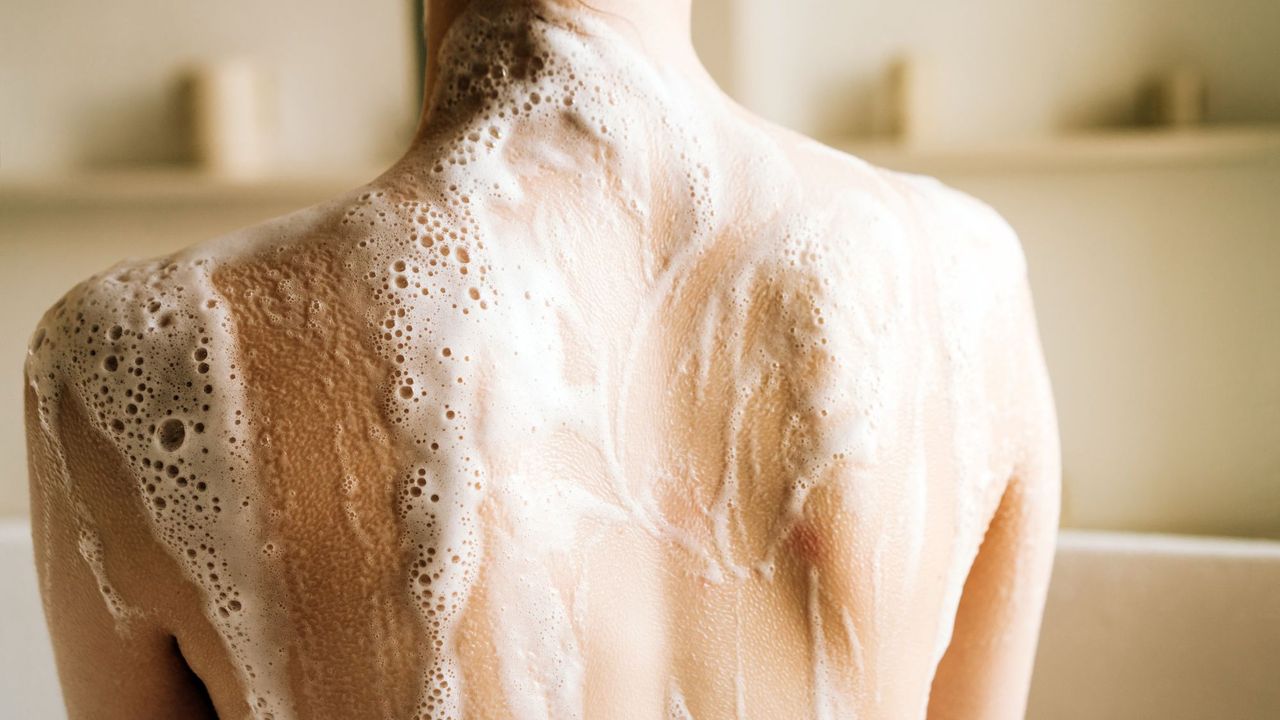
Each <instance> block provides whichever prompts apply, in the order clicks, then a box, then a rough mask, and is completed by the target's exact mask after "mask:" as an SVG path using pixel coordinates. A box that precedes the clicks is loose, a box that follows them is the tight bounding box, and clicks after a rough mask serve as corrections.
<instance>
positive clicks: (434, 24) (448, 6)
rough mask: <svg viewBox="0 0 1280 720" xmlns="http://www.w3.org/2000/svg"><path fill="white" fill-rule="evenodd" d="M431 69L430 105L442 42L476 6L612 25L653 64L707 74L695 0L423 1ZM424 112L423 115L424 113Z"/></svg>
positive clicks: (428, 76)
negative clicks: (699, 49) (695, 29)
mask: <svg viewBox="0 0 1280 720" xmlns="http://www.w3.org/2000/svg"><path fill="white" fill-rule="evenodd" d="M425 2H426V38H427V67H426V88H425V93H424V97H426V98H427V99H428V102H429V100H430V98H431V96H432V92H433V91H434V89H435V83H436V81H437V79H438V77H439V70H440V54H439V53H440V48H441V46H442V45H443V43H442V40H443V39H444V36H445V35H446V34H447V33H448V32H449V29H450V28H451V27H453V24H454V22H455V21H457V19H458V18H459V17H460V16H461V15H462V14H463V13H465V12H467V11H468V10H469V9H471V8H472V7H473V6H481V5H483V6H490V7H500V6H502V5H504V4H506V5H517V4H519V5H524V6H526V7H531V8H537V7H539V6H543V7H546V8H548V9H554V10H555V11H556V12H558V13H559V14H565V13H568V14H570V15H573V14H579V13H580V14H582V15H584V16H590V17H592V18H593V19H594V20H596V21H597V22H604V23H606V24H608V25H610V26H611V27H612V28H613V29H614V30H615V31H616V32H618V34H619V35H621V36H622V37H624V38H626V39H627V40H629V41H630V42H631V43H632V44H633V45H634V46H635V48H636V49H637V50H639V51H640V52H642V53H643V54H645V55H646V56H648V57H649V58H650V59H652V60H653V61H654V63H655V64H658V65H663V66H667V67H671V68H673V69H678V70H681V71H684V72H686V73H692V74H694V75H695V76H697V77H704V76H705V75H706V71H705V70H704V69H703V68H702V65H701V63H700V62H699V61H698V59H697V55H696V54H695V53H694V50H693V44H692V41H691V26H690V23H691V20H690V16H691V2H692V0H590V1H589V2H588V1H586V0H425ZM424 112H425V109H424Z"/></svg>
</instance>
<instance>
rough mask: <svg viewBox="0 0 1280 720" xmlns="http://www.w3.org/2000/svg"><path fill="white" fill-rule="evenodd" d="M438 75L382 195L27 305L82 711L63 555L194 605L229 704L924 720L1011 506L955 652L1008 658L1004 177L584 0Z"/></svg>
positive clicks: (480, 34)
mask: <svg viewBox="0 0 1280 720" xmlns="http://www.w3.org/2000/svg"><path fill="white" fill-rule="evenodd" d="M433 89H434V94H433V96H432V97H431V99H430V104H429V108H428V116H427V121H426V123H425V125H424V129H423V131H422V133H421V137H420V139H419V141H418V142H417V143H416V144H415V147H414V149H413V150H412V151H411V152H410V153H409V154H408V155H406V157H405V158H404V159H403V160H402V161H401V162H399V163H398V164H397V165H396V166H395V167H394V168H392V169H391V170H390V171H388V172H387V173H386V174H384V175H383V176H382V177H380V178H379V179H378V180H376V181H375V182H373V183H372V184H370V185H369V186H368V187H365V188H362V189H360V190H358V191H355V192H353V193H352V194H350V195H348V196H346V197H343V198H339V199H337V200H334V201H332V202H329V203H326V204H324V205H321V206H318V207H315V208H311V209H308V210H305V211H302V212H299V213H297V214H295V215H292V216H289V217H286V218H282V219H279V220H276V221H273V222H270V223H267V224H265V225H262V226H259V227H256V228H251V229H248V230H244V231H241V232H238V233H235V234H233V235H230V236H227V237H224V238H220V239H217V240H215V241H212V242H210V243H207V244H203V245H200V246H198V247H195V248H192V249H190V250H187V251H184V252H182V253H179V254H177V255H174V256H172V257H167V258H163V259H159V260H155V261H147V262H134V263H128V264H124V265H121V266H118V267H116V268H114V269H112V270H109V271H107V272H106V273H103V274H102V275H99V276H97V277H95V278H93V279H91V280H89V281H87V282H85V283H83V284H81V285H80V286H79V287H77V288H76V289H75V290H73V291H72V292H71V293H70V294H68V296H67V297H66V298H65V299H64V300H63V301H62V302H60V303H59V304H58V305H57V306H55V307H54V308H53V309H52V310H50V312H49V313H48V314H47V315H46V317H45V319H44V320H43V321H42V323H41V326H40V328H39V329H38V331H37V333H36V336H35V337H34V338H33V340H32V344H31V349H30V355H29V362H28V373H27V374H28V385H29V390H28V401H29V410H28V417H29V423H28V425H29V433H30V437H31V438H32V440H31V442H32V468H33V473H34V474H33V492H34V494H35V496H36V500H37V503H36V507H37V523H36V526H37V536H38V537H37V540H38V542H39V545H40V546H39V548H38V555H39V560H40V562H41V570H42V577H43V578H44V581H45V597H46V609H47V612H48V613H49V617H50V622H51V626H52V627H53V629H54V633H55V640H56V641H57V643H58V646H59V648H60V650H59V662H60V666H61V667H62V672H63V680H64V685H65V686H66V689H67V695H68V704H69V708H70V709H71V711H72V713H73V715H74V714H77V713H78V712H81V713H83V712H89V711H87V710H85V707H86V706H85V705H84V703H89V702H90V700H89V699H88V693H89V690H88V689H87V688H91V687H92V686H93V684H94V682H95V681H94V680H92V679H91V676H92V673H91V672H90V670H88V669H85V668H80V667H79V666H78V665H77V661H76V660H75V659H73V658H72V657H71V654H72V651H71V650H67V649H64V648H69V647H72V646H73V645H74V640H71V639H64V636H63V634H62V632H61V628H63V627H64V624H65V623H66V622H67V621H68V620H67V619H68V617H70V615H71V612H72V611H69V610H66V609H65V607H67V606H70V605H73V604H74V603H70V601H67V602H64V601H62V600H60V599H59V598H60V597H61V595H60V594H63V593H66V592H68V591H66V590H62V589H60V588H63V587H64V586H69V585H72V584H74V583H76V582H80V580H77V578H82V579H83V582H84V583H85V585H86V587H91V588H96V590H95V591H94V597H93V599H92V603H96V604H97V606H98V609H94V608H92V607H89V608H88V609H86V610H83V611H79V610H77V611H76V612H82V614H88V615H93V614H94V613H103V612H105V613H106V614H107V615H108V616H109V617H110V620H109V625H110V626H111V628H112V630H111V633H112V634H115V635H116V637H118V638H119V642H120V643H121V647H122V648H124V649H123V650H121V652H122V653H124V656H125V657H133V656H138V655H139V654H141V653H143V651H142V650H136V649H134V645H136V644H139V643H140V642H141V641H140V640H139V638H145V637H147V636H148V633H150V632H152V629H154V630H155V631H156V632H157V633H160V634H161V635H172V636H173V637H174V638H176V640H177V642H178V644H179V646H180V647H181V652H182V656H183V658H184V659H185V661H186V663H188V664H189V665H190V667H191V668H192V670H194V671H195V673H196V674H197V675H198V676H199V677H200V678H201V679H202V680H203V683H204V685H205V687H206V688H207V689H208V692H209V697H210V702H211V703H212V705H213V707H215V708H216V710H217V712H218V714H219V716H221V717H255V718H274V720H286V719H289V718H311V717H421V718H456V717H464V716H465V717H518V718H575V717H609V718H622V717H637V718H639V717H645V718H654V717H671V718H687V717H693V718H699V719H700V720H701V719H702V718H718V717H762V718H764V717H769V718H773V717H802V716H813V717H819V718H836V717H859V718H871V717H885V718H908V717H923V716H924V714H925V712H926V707H927V704H928V701H929V694H930V686H931V683H932V682H933V680H934V676H935V673H939V672H940V671H939V665H940V662H941V663H942V664H943V667H944V668H945V667H946V662H943V655H944V652H946V651H947V648H948V643H949V642H950V640H951V638H952V634H953V627H954V628H955V629H956V631H957V632H961V631H962V630H963V628H962V627H960V626H959V625H957V623H960V624H963V623H965V622H966V620H965V618H966V617H967V615H968V614H970V613H969V612H968V611H966V610H965V609H964V608H962V607H961V603H962V591H963V594H964V595H965V596H966V597H967V596H969V595H970V594H971V593H970V592H969V591H967V590H965V587H966V580H968V582H969V583H971V584H973V583H975V582H976V581H975V579H974V578H975V577H976V576H978V575H981V574H984V573H985V572H986V571H985V570H981V568H983V564H982V563H981V562H979V564H978V565H977V566H975V565H974V560H975V557H978V555H979V546H980V544H982V542H983V538H984V534H988V527H989V525H990V526H992V527H993V528H995V527H1003V526H1004V523H1003V522H1002V521H1001V520H1000V517H1001V514H1002V513H1006V514H1009V515H1010V516H1011V517H1013V518H1014V519H1023V520H1025V521H1026V522H1024V523H1023V524H1024V525H1026V526H1027V527H1029V528H1031V531H1029V532H1021V533H1019V534H1016V535H1010V537H1011V538H1012V539H1011V541H1010V543H1009V552H1010V558H1012V560H1010V562H1009V563H1008V567H1010V568H1012V567H1014V566H1016V567H1017V570H1018V572H1017V573H1013V572H1009V573H1007V575H1000V573H996V574H997V575H999V576H1000V577H1001V578H1003V579H1002V580H1000V582H997V583H995V584H993V585H992V587H993V588H997V589H999V588H1003V590H998V591H992V592H994V593H995V594H997V595H999V594H1001V593H1003V594H1002V595H1001V597H1003V598H1005V599H1006V600H1008V605H1009V607H1008V608H1007V609H1001V608H1003V606H1001V605H999V604H998V603H995V602H994V601H993V602H989V603H987V604H986V605H983V606H977V608H976V609H975V610H973V611H972V614H973V616H974V617H978V616H980V615H981V614H982V612H983V608H984V607H988V606H990V607H992V608H995V610H993V612H996V613H997V614H998V615H999V617H1000V618H1004V620H1003V621H997V622H995V624H994V625H989V626H990V627H994V628H995V629H994V630H991V631H990V632H992V633H994V635H993V636H992V637H991V638H988V639H987V640H984V641H983V642H982V643H975V644H974V646H975V647H978V646H981V647H984V648H991V647H998V646H1001V645H1002V644H1007V645H1008V646H1009V648H1011V650H1010V657H1012V658H1013V659H1012V660H1010V661H1009V662H1010V663H1012V664H1013V665H1017V663H1019V662H1021V663H1023V664H1025V663H1029V656H1028V654H1029V652H1030V650H1029V648H1034V633H1035V626H1036V623H1037V622H1038V612H1039V610H1038V608H1039V603H1040V602H1041V601H1042V598H1043V590H1044V583H1045V579H1046V577H1047V571H1048V565H1047V559H1046V552H1045V551H1044V548H1045V546H1046V545H1045V543H1046V542H1049V541H1048V540H1046V538H1049V537H1051V532H1052V527H1053V518H1054V517H1055V514H1056V507H1057V505H1056V485H1055V483H1056V478H1057V475H1056V473H1057V470H1056V462H1057V460H1056V439H1055V428H1054V423H1053V414H1052V401H1051V398H1050V396H1049V388H1048V384H1047V380H1046V379H1045V377H1044V370H1043V362H1042V360H1041V359H1040V355H1039V347H1038V343H1037V341H1036V338H1035V330H1034V320H1033V318H1032V316H1031V311H1030V303H1029V296H1028V294H1027V291H1026V285H1025V268H1024V266H1023V260H1022V255H1021V252H1020V249H1019V247H1018V244H1017V240H1016V238H1015V237H1014V236H1013V234H1012V233H1011V232H1010V230H1009V229H1008V227H1007V226H1006V225H1005V224H1004V223H1003V222H1002V221H1001V220H1000V219H999V218H998V217H997V216H996V215H995V214H994V213H993V212H992V211H991V210H990V209H988V208H986V207H985V206H983V205H981V204H980V203H977V202H976V201H973V200H972V199H970V198H967V197H964V196H962V195H960V194H958V193H955V192H953V191H950V190H948V189H946V188H944V187H942V186H941V185H938V184H936V183H934V182H933V181H930V180H926V179H922V178H915V177H908V176H903V175H898V174H893V173H889V172H885V171H881V170H878V169H876V168H872V167H870V166H868V165H866V164H865V163H862V162H860V161H858V160H856V159H853V158H850V157H847V156H843V155H840V154H838V153H835V152H833V151H830V150H827V149H825V148H823V147H821V146H819V145H817V144H816V143H812V142H810V141H807V140H805V139H803V138H799V137H796V136H793V135H790V134H788V133H786V132H785V131H782V130H779V129H777V128H773V127H770V126H767V125H765V124H763V123H761V122H760V121H758V120H755V119H753V118H751V117H750V116H748V115H746V114H745V113H744V112H743V111H741V110H740V109H738V108H736V107H735V106H733V105H732V104H731V103H729V102H728V101H727V100H726V99H724V98H723V97H722V96H720V95H718V94H717V93H715V92H714V91H713V89H711V88H710V87H709V86H708V85H706V84H705V82H704V81H703V80H702V79H700V78H697V77H689V76H686V75H685V74H683V73H680V72H678V71H677V70H676V69H675V68H674V67H672V66H670V65H667V64H664V63H663V62H661V61H660V59H655V58H654V57H652V56H650V55H649V54H647V53H645V52H644V51H643V49H642V48H641V47H640V46H638V45H637V44H636V43H635V42H634V41H633V40H631V39H628V38H626V37H623V36H621V35H619V34H617V32H616V30H615V28H614V27H613V26H611V25H609V24H607V23H605V22H602V21H600V20H599V19H598V18H597V16H596V15H595V14H594V13H593V12H592V11H589V10H586V9H566V8H560V7H557V6H555V5H554V4H522V3H505V2H483V3H473V4H472V5H471V6H470V7H469V8H468V9H467V10H466V11H465V12H463V13H462V14H461V16H459V17H458V18H457V19H456V21H455V22H454V23H453V25H452V27H451V28H450V30H449V32H448V34H447V35H446V37H445V39H444V43H443V46H442V49H441V51H440V54H439V66H438V68H437V74H436V78H435V82H434V83H433ZM90 455H91V456H92V457H89V456H90ZM1019 478H1021V479H1022V482H1020V481H1019V480H1018V479H1019ZM1033 481H1034V482H1033ZM1011 498H1013V499H1011ZM1014 499H1016V500H1018V501H1020V502H1022V501H1026V500H1027V499H1031V500H1034V502H1023V504H1022V505H1018V506H1017V509H1015V510H1011V511H1006V507H1011V505H1010V504H1011V503H1013V502H1014ZM1024 508H1032V509H1031V510H1026V509H1024ZM993 518H996V525H992V522H993ZM42 519H43V520H42ZM1014 525H1016V523H1011V524H1010V526H1011V527H1012V526H1014ZM66 527H71V528H73V530H74V532H73V533H72V534H73V535H74V537H75V541H74V545H75V548H76V550H75V553H74V558H72V559H68V552H67V551H66V548H67V547H70V545H68V543H69V542H71V541H69V540H64V539H63V535H65V534H67V530H66ZM1019 527H1020V526H1019ZM121 528H124V529H123V530H122V529H121ZM121 537H124V538H131V540H129V542H125V541H123V540H120V539H118V538H121ZM137 538H141V539H137ZM130 543H133V544H132V545H131V544H130ZM135 546H136V547H135ZM130 548H133V549H130ZM983 552H984V554H985V553H987V552H988V551H987V550H986V549H985V548H984V550H983ZM148 558H150V559H154V569H153V571H152V572H149V573H142V574H141V575H143V576H141V577H140V576H139V575H140V573H139V572H138V570H137V567H138V565H139V563H140V562H142V561H143V560H144V559H148ZM1002 567H1003V566H1002ZM971 568H975V569H974V572H972V573H971ZM86 572H87V573H88V575H85V573H86ZM84 578H91V580H90V579H84ZM1002 583H1003V584H1002ZM169 589H171V592H170V591H169ZM974 592H977V593H982V592H985V591H984V590H983V589H982V588H978V589H977V590H975V591H974ZM76 602H81V603H86V604H87V605H86V607H88V605H91V604H92V603H90V601H89V600H83V599H82V600H78V601H76ZM984 602H985V601H984ZM1002 602H1003V601H1002ZM184 603H185V604H184ZM958 613H959V614H960V619H959V620H958V619H957V614H958ZM1028 635H1029V638H1028ZM965 642H967V640H966V641H965ZM965 647H966V648H967V647H968V646H967V645H965ZM953 652H954V653H956V654H959V653H961V652H962V651H961V650H953ZM963 652H968V650H964V651H963ZM131 653H132V655H131ZM948 657H950V654H949V655H948ZM992 662H1000V661H999V660H993V661H992ZM1019 673H1021V675H1019ZM1013 677H1014V679H1015V682H1016V680H1017V678H1018V677H1021V678H1022V681H1023V682H1025V671H1016V672H1014V676H1013ZM1015 687H1016V686H1015ZM77 688H79V689H77ZM1021 692H1023V693H1025V687H1024V688H1023V689H1022V691H1021ZM1018 694H1019V693H1018V691H1016V690H1015V691H1014V692H1013V693H1012V695H1013V697H1014V700H1013V702H1012V704H1013V705H1014V706H1017V705H1018V703H1020V702H1021V701H1020V700H1019V699H1018ZM936 697H937V696H936V695H935V698H936ZM975 707H976V706H975ZM993 716H994V715H993Z"/></svg>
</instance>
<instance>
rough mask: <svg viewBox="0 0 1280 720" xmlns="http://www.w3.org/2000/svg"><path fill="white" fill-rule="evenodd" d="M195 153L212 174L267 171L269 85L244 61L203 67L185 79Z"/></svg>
mask: <svg viewBox="0 0 1280 720" xmlns="http://www.w3.org/2000/svg"><path fill="white" fill-rule="evenodd" d="M184 88H185V91H186V100H187V114H188V118H189V120H190V131H191V150H192V157H193V159H194V161H195V163H196V165H197V166H198V167H199V168H201V169H202V170H204V171H205V172H208V173H210V174H213V175H218V176H223V177H232V178H246V177H254V176H258V175H261V174H262V173H263V172H264V170H265V169H266V167H267V164H268V162H267V160H268V158H267V152H266V151H267V148H266V144H267V143H266V125H267V118H266V112H265V110H266V107H267V104H266V102H265V99H266V98H265V94H266V89H267V88H266V84H265V83H264V82H263V77H262V74H261V73H260V72H259V70H258V68H257V66H255V65H254V64H253V63H252V62H250V61H248V60H244V59H222V60H212V61H207V62H202V63H200V64H197V65H194V66H192V67H191V68H189V69H188V70H187V72H186V75H185V77H184Z"/></svg>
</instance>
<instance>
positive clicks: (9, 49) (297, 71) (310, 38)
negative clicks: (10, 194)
mask: <svg viewBox="0 0 1280 720" xmlns="http://www.w3.org/2000/svg"><path fill="white" fill-rule="evenodd" d="M415 1H416V0H376V1H373V2H334V1H331V2H317V1H316V0H271V2H256V1H255V0H218V2H154V1H153V0H113V1H112V2H92V1H91V0H4V2H3V3H0V102H2V104H0V174H5V175H14V174H20V173H32V172H35V173H41V174H47V173H50V172H57V171H63V170H67V169H71V168H79V167H83V166H86V165H88V166H97V165H116V164H138V163H168V162H174V161H176V160H181V159H183V158H184V157H185V156H186V155H187V148H186V142H185V139H184V132H183V129H182V128H183V126H184V125H183V122H182V116H183V113H182V112H181V107H180V104H179V102H178V92H177V85H178V77H179V74H180V72H181V69H182V67H183V66H184V65H187V64H189V63H192V62H197V61H202V60H210V59H215V60H216V59H219V58H226V57H238V56H243V57H245V58H247V59H250V60H252V61H253V62H254V63H256V65H257V66H258V68H259V69H260V70H261V71H262V72H263V73H264V74H265V76H266V78H267V81H268V83H269V85H271V86H273V87H274V93H275V96H276V98H277V101H276V102H275V103H273V104H272V105H271V108H272V109H274V113H275V115H276V118H275V122H274V125H275V128H276V131H275V132H274V134H273V140H274V145H275V148H276V153H275V155H276V158H275V159H276V160H277V161H278V163H279V164H281V165H283V166H286V167H308V168H310V167H335V166H336V167H346V166H350V165H366V164H368V163H369V162H370V161H371V159H374V158H383V157H388V156H390V155H391V154H393V153H394V152H395V151H396V150H398V149H399V147H400V145H401V144H402V143H403V141H404V139H405V138H406V136H407V134H408V133H409V132H411V131H412V128H413V124H414V122H415V121H416V119H417V106H418V93H419V90H418V88H417V80H416V75H417V72H416V68H415V67H414V66H415V65H416V63H417V60H416V58H415V57H414V50H413V39H414V33H415V29H414V28H413V23H412V22H411V20H410V18H411V9H412V3H413V2H415Z"/></svg>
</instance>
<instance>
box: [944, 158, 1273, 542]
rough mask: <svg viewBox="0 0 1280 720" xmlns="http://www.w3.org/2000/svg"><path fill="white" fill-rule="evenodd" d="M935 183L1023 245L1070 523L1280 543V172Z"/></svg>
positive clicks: (1267, 163) (1153, 172)
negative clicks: (1011, 230) (982, 210)
mask: <svg viewBox="0 0 1280 720" xmlns="http://www.w3.org/2000/svg"><path fill="white" fill-rule="evenodd" d="M943 179H945V180H947V181H949V182H952V183H954V184H955V185H957V186H958V187H961V188H963V189H965V190H967V191H969V192H972V193H973V194H975V195H977V196H979V197H982V198H984V199H985V200H987V201H988V202H990V203H991V204H992V205H994V206H995V207H996V208H997V209H998V210H1000V211H1001V212H1002V213H1003V214H1004V215H1005V217H1006V218H1008V220H1009V221H1010V222H1011V223H1012V224H1013V225H1014V227H1015V228H1016V229H1017V230H1018V232H1019V234H1020V236H1021V238H1022V243H1023V247H1024V248H1025V250H1026V254H1027V262H1028V263H1029V268H1030V270H1029V272H1030V276H1031V282H1032V288H1033V292H1034V293H1035V300H1036V305H1037V313H1038V318H1039V322H1040V330H1041V336H1042V340H1043V343H1044V349H1045V353H1046V358H1047V361H1048V364H1049V369H1050V373H1051V375H1052V378H1053V383H1054V389H1055V394H1056V397H1057V402H1058V414H1059V422H1060V426H1061V431H1062V442H1063V474H1064V508H1063V524H1064V525H1065V526H1068V527H1088V528H1104V529H1130V530H1154V531H1162V532H1187V533H1206V534H1217V535H1252V536H1266V537H1275V538H1280V203H1277V202H1276V201H1277V199H1278V198H1280V156H1276V155H1271V156H1270V158H1269V159H1266V160H1258V161H1243V162H1223V163H1213V162H1206V163H1202V164H1201V163H1196V164H1186V165H1183V164H1177V165H1172V166H1162V167H1153V168H1134V169H1121V168H1110V169H1104V170H1100V171H1088V170H1079V169H1076V170H1067V171H1052V170H1050V171H1036V170H1023V171H1018V172H1005V171H1000V172H948V173H946V174H944V175H943Z"/></svg>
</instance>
